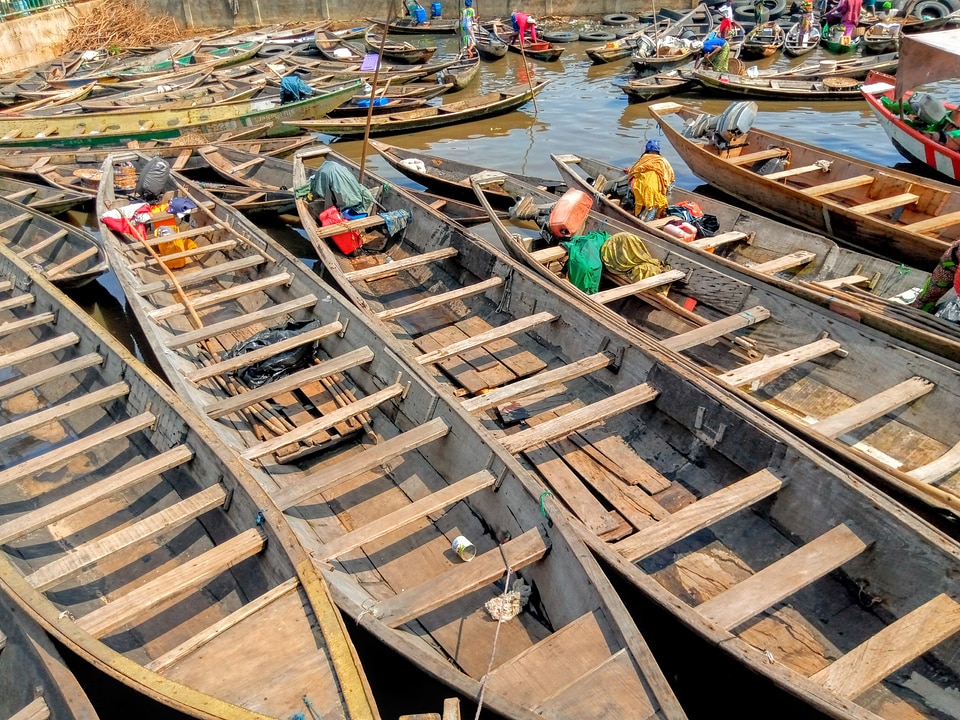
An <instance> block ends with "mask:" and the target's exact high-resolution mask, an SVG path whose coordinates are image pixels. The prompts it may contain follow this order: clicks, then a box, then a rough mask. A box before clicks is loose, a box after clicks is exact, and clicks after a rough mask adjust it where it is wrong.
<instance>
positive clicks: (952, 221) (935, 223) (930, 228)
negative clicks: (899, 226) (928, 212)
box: [903, 210, 960, 233]
mask: <svg viewBox="0 0 960 720" xmlns="http://www.w3.org/2000/svg"><path fill="white" fill-rule="evenodd" d="M958 224H960V210H956V211H954V212H952V213H947V214H946V215H940V216H939V217H932V218H927V219H926V220H918V221H917V222H914V223H910V224H909V225H904V226H903V229H904V230H906V231H907V232H912V233H928V232H937V231H939V230H943V228H945V227H950V226H951V225H958Z"/></svg>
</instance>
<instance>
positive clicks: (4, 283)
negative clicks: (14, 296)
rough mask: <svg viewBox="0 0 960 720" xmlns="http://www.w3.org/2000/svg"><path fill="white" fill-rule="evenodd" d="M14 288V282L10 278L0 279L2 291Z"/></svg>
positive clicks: (0, 290) (0, 289)
mask: <svg viewBox="0 0 960 720" xmlns="http://www.w3.org/2000/svg"><path fill="white" fill-rule="evenodd" d="M12 289H13V283H12V282H10V281H9V280H3V281H0V292H8V291H10V290H12Z"/></svg>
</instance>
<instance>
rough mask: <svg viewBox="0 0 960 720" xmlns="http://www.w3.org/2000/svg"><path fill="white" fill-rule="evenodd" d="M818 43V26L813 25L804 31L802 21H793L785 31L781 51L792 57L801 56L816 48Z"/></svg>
mask: <svg viewBox="0 0 960 720" xmlns="http://www.w3.org/2000/svg"><path fill="white" fill-rule="evenodd" d="M819 44H820V28H819V27H817V26H816V25H814V26H813V27H811V28H809V30H807V31H806V32H804V29H803V25H802V23H794V24H793V25H791V26H790V29H789V30H788V31H787V37H786V38H785V39H784V41H783V52H785V53H786V54H787V55H791V56H793V57H801V56H802V55H807V54H808V53H810V52H812V51H814V50H816V49H817V46H818V45H819Z"/></svg>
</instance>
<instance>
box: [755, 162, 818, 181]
mask: <svg viewBox="0 0 960 720" xmlns="http://www.w3.org/2000/svg"><path fill="white" fill-rule="evenodd" d="M817 170H820V171H821V172H823V166H822V165H802V166H800V167H795V168H790V169H789V170H781V171H780V172H772V173H769V174H767V175H764V176H763V177H764V178H765V179H766V180H783V179H784V178H788V177H794V176H796V175H806V174H807V173H810V172H816V171H817Z"/></svg>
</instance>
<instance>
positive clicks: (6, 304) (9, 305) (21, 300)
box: [0, 293, 37, 310]
mask: <svg viewBox="0 0 960 720" xmlns="http://www.w3.org/2000/svg"><path fill="white" fill-rule="evenodd" d="M36 300H37V299H36V298H35V297H34V296H33V295H31V294H30V293H23V295H15V296H13V297H10V298H7V299H6V300H0V310H13V309H14V308H18V307H26V306H27V305H33V303H34V302H36Z"/></svg>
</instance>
